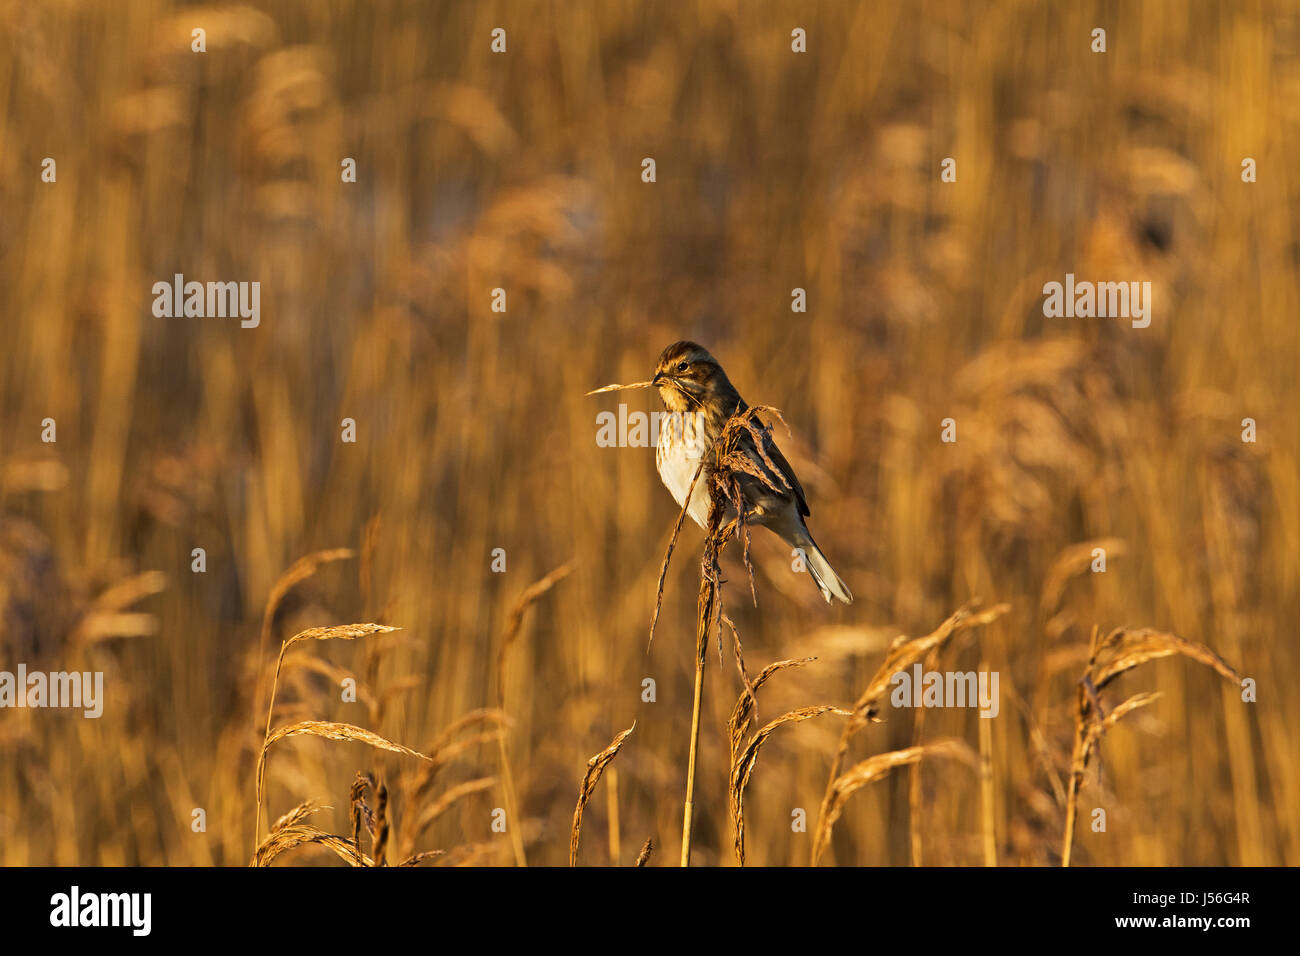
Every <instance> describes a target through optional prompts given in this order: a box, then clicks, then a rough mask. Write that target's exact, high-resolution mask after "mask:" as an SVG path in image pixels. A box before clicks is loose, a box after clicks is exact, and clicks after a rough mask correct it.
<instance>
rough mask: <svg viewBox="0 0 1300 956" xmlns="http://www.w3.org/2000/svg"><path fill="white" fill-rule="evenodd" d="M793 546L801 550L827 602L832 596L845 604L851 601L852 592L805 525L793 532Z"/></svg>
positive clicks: (829, 601) (809, 570)
mask: <svg viewBox="0 0 1300 956" xmlns="http://www.w3.org/2000/svg"><path fill="white" fill-rule="evenodd" d="M794 546H795V547H796V548H801V549H802V550H803V553H804V558H805V560H806V561H807V564H808V573H809V574H811V575H812V577H813V580H814V581H816V582H817V587H818V589H819V590H820V591H821V592H822V597H824V598H825V599H826V603H827V604H830V603H831V598H832V597H834V598H838V599H839V600H841V601H843V602H844V603H845V604H852V603H853V592H852V591H850V590H849V586H848V585H847V584H845V583H844V582H843V581H842V580H841V579H840V576H839V575H838V574H836V573H835V569H834V568H832V567H831V563H830V562H829V561H827V560H826V555H824V554H822V549H821V548H819V547H817V542H816V541H814V540H813V538H812V535H811V534H809V533H808V529H807V528H806V527H804V528H801V529H800V530H799V531H798V532H797V533H796V534H795V541H794Z"/></svg>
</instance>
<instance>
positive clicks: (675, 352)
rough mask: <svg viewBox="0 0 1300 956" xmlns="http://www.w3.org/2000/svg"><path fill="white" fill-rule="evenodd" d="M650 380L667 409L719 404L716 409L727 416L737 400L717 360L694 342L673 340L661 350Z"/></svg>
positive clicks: (733, 408)
mask: <svg viewBox="0 0 1300 956" xmlns="http://www.w3.org/2000/svg"><path fill="white" fill-rule="evenodd" d="M650 381H651V384H652V385H654V386H655V387H656V388H658V389H659V397H660V398H662V399H663V401H664V406H665V407H666V408H667V409H668V410H669V411H670V412H689V411H701V410H703V409H704V408H705V407H717V406H718V405H721V406H723V407H722V408H721V409H720V411H722V413H723V414H727V415H729V414H731V412H732V411H734V410H735V406H736V403H737V402H739V401H740V396H739V395H737V394H736V390H735V388H733V387H732V385H731V382H730V381H729V380H728V379H727V373H726V372H724V371H723V370H722V366H721V365H719V364H718V360H717V359H715V358H714V357H713V356H712V355H710V354H709V353H708V350H707V349H705V348H704V347H703V346H700V345H696V344H695V343H694V342H674V343H673V344H672V345H670V346H668V348H666V349H664V350H663V352H662V354H660V356H659V363H658V365H656V366H655V374H654V378H653V379H651V380H650Z"/></svg>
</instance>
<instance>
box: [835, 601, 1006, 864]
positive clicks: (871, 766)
mask: <svg viewBox="0 0 1300 956" xmlns="http://www.w3.org/2000/svg"><path fill="white" fill-rule="evenodd" d="M977 603H978V602H971V604H969V605H965V606H963V607H961V608H958V609H957V611H956V612H954V613H953V614H952V616H951V617H949V618H948V619H947V620H946V621H944V622H943V623H942V624H940V625H939V627H938V628H936V629H935V630H934V631H933V632H932V633H930V634H927V635H926V636H925V637H917V638H908V637H903V636H900V637H898V638H897V639H895V641H894V643H893V645H892V646H891V647H890V649H889V653H888V654H886V655H885V660H884V662H883V663H882V664H881V665H880V668H879V669H878V670H877V671H876V674H875V676H874V677H872V679H871V680H870V682H868V684H867V687H866V689H865V690H864V691H863V692H862V695H861V696H860V697H859V698H858V700H857V702H856V703H855V704H854V705H853V710H852V711H851V712H850V716H849V721H848V723H847V724H846V725H845V727H844V731H843V732H842V733H841V735H840V743H839V747H838V748H837V749H836V751H835V758H834V760H833V761H832V762H831V772H830V778H829V779H828V780H827V783H826V794H825V796H824V797H823V798H822V805H821V810H820V811H819V813H818V816H817V829H816V831H815V832H814V835H813V845H812V863H813V865H816V864H817V861H818V860H819V859H820V858H821V855H822V853H823V852H825V850H826V847H827V846H828V845H829V844H830V838H831V829H832V828H833V827H834V826H835V821H836V820H838V819H839V817H840V814H841V813H842V812H843V808H844V801H845V800H847V799H848V797H850V796H852V795H853V794H854V793H856V792H857V791H858V790H860V789H861V788H862V787H863V786H865V785H866V784H867V783H870V782H871V781H872V780H875V779H877V778H879V777H881V776H883V775H884V774H886V773H888V772H889V771H890V770H892V769H893V768H894V767H896V766H901V765H903V764H908V763H915V762H916V761H918V760H920V759H921V758H922V757H924V756H925V755H927V754H930V753H933V754H934V755H936V756H945V757H959V758H960V759H963V760H964V759H965V756H966V754H965V753H963V752H962V751H961V750H960V748H959V747H957V743H960V741H957V742H952V741H948V742H943V743H942V744H941V745H940V744H931V745H920V744H918V745H916V746H913V747H908V748H906V749H905V750H896V751H892V752H890V753H882V754H876V755H875V756H874V757H871V758H869V759H867V760H865V761H863V762H862V763H859V764H857V765H855V766H854V767H852V768H851V769H850V770H848V771H847V772H845V773H841V770H842V769H843V766H844V760H845V758H846V756H847V755H848V750H849V743H850V742H851V741H852V739H853V737H854V736H856V735H857V733H858V732H859V731H861V730H862V729H863V728H864V727H866V726H867V724H868V723H869V722H871V721H873V720H875V719H877V718H876V713H877V706H878V705H879V703H880V700H881V699H882V698H883V697H884V696H885V693H886V691H887V690H888V688H889V683H890V681H891V679H892V678H893V676H894V674H896V673H898V672H899V671H900V670H903V669H905V668H907V667H910V666H911V665H912V664H914V663H916V662H917V661H919V660H920V659H921V658H923V657H925V656H926V655H927V654H929V653H931V652H932V651H937V650H938V649H940V648H941V647H943V646H944V645H945V644H946V643H947V642H948V641H949V640H951V638H952V637H953V635H955V634H958V633H960V632H962V631H965V630H969V629H971V628H974V627H979V626H982V625H985V624H989V623H991V622H993V621H996V620H997V619H998V618H999V617H1001V616H1002V615H1003V614H1005V613H1006V612H1007V611H1008V610H1010V606H1009V605H1007V604H999V605H996V606H994V607H991V608H989V609H988V610H985V611H979V612H976V611H975V610H974V609H973V608H974V606H975V605H977ZM962 746H965V745H964V744H963V745H962ZM966 752H970V748H969V747H967V748H966ZM974 765H975V766H978V760H977V759H976V760H975V761H974Z"/></svg>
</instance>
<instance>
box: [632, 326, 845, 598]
mask: <svg viewBox="0 0 1300 956" xmlns="http://www.w3.org/2000/svg"><path fill="white" fill-rule="evenodd" d="M651 384H652V385H654V386H656V387H657V388H658V389H659V397H660V398H662V399H663V402H664V406H665V407H666V408H667V409H668V412H669V415H668V416H667V419H666V420H665V421H664V422H662V423H661V425H660V428H659V444H658V447H657V448H656V451H655V462H656V464H657V466H658V468H659V477H660V478H662V479H663V483H664V485H665V486H666V487H667V488H668V490H669V491H670V492H672V495H673V497H674V498H675V499H676V500H677V504H678V506H681V505H682V503H683V502H684V501H685V500H686V492H687V490H688V489H689V488H690V485H691V479H692V478H694V477H695V472H696V469H697V468H698V467H699V464H700V461H701V459H703V458H704V457H705V456H706V455H707V454H708V453H709V450H710V448H711V447H712V446H713V443H714V442H715V441H717V439H718V436H719V435H721V434H722V429H723V426H724V425H725V424H726V422H727V419H728V418H730V417H731V416H732V415H733V414H734V413H736V412H743V411H745V410H746V409H748V408H749V406H748V405H747V404H746V403H745V400H744V399H743V398H741V397H740V393H739V392H737V391H736V389H735V387H734V386H733V385H732V384H731V381H730V379H728V378H727V373H726V372H724V371H723V370H722V366H721V365H719V364H718V360H717V359H715V358H714V357H713V356H712V355H710V354H709V353H708V352H707V351H706V350H705V349H703V348H702V347H701V346H699V345H696V344H695V343H694V342H676V343H674V344H672V345H670V346H668V348H666V349H664V351H663V354H662V355H660V356H659V364H658V366H657V367H656V369H655V374H654V378H653V379H652V380H651ZM762 433H763V435H764V439H763V451H764V452H766V455H767V459H768V461H770V462H771V464H772V465H774V466H775V467H776V470H777V472H778V473H777V474H773V472H772V468H771V467H770V466H769V465H768V463H767V462H765V461H764V460H763V455H762V454H759V451H758V448H757V447H756V446H755V444H754V439H753V437H752V435H749V434H746V435H744V436H743V437H742V439H741V445H740V450H741V453H742V454H744V455H746V456H747V457H748V458H749V460H750V463H751V464H752V465H754V467H755V470H757V471H761V472H762V474H764V475H766V476H767V477H768V479H769V481H768V482H764V481H763V480H761V479H759V478H757V477H755V476H754V475H749V474H745V473H743V472H739V473H738V474H737V477H738V480H739V482H740V489H741V494H742V496H743V499H744V502H745V509H746V516H747V519H748V521H749V522H750V523H751V524H755V525H760V526H762V527H766V528H768V529H770V530H772V531H773V532H775V533H776V534H777V535H778V536H779V537H780V538H781V539H782V540H783V541H785V542H786V543H787V544H789V545H790V546H791V547H794V548H799V549H800V550H801V551H802V552H803V554H804V557H805V560H806V562H807V566H808V570H809V571H810V572H811V573H812V577H813V580H814V581H816V582H817V587H818V588H819V589H820V590H821V592H822V597H824V598H825V599H826V602H827V603H828V604H829V603H830V601H831V598H832V597H835V598H838V599H839V600H841V601H843V602H844V603H845V604H850V603H852V601H853V594H852V593H851V592H850V591H849V589H848V586H847V585H845V583H844V582H843V581H841V580H840V576H839V575H838V574H836V573H835V569H834V568H832V567H831V565H830V562H829V561H827V560H826V555H824V554H822V551H821V548H819V547H817V542H815V541H814V540H813V539H812V535H811V534H809V533H808V525H807V524H805V523H804V516H806V515H807V514H808V502H807V501H805V500H804V494H803V488H802V487H800V485H799V479H798V478H796V477H795V474H794V469H793V468H791V467H790V463H789V462H788V461H786V460H785V456H784V455H782V454H781V451H780V449H779V448H777V447H776V442H775V441H773V439H772V436H771V433H770V430H768V429H766V428H764V429H763V430H762ZM706 468H707V466H706ZM705 478H706V476H705V475H704V474H703V473H701V475H700V478H699V479H698V480H697V481H696V482H695V490H694V492H692V494H691V503H690V506H689V507H688V508H687V513H688V514H690V516H691V518H693V519H694V521H695V523H696V524H698V525H699V526H700V527H701V528H704V529H706V530H707V528H708V518H709V493H708V490H707V482H706V480H705ZM774 489H775V490H774ZM734 517H735V509H734V508H732V507H730V505H729V506H728V512H727V515H726V517H725V518H724V521H726V520H730V519H731V518H734Z"/></svg>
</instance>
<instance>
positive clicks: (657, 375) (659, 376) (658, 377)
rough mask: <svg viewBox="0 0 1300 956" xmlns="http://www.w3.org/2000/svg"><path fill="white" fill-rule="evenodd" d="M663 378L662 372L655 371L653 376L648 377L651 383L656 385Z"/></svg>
mask: <svg viewBox="0 0 1300 956" xmlns="http://www.w3.org/2000/svg"><path fill="white" fill-rule="evenodd" d="M663 378H664V373H663V372H655V377H654V378H652V379H650V384H651V385H658V384H659V383H660V382H661V381H662V380H663Z"/></svg>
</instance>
